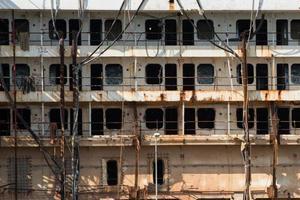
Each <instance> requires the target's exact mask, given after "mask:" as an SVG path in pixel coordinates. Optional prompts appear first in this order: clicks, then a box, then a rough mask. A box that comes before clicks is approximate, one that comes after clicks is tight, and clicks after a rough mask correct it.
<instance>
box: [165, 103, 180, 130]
mask: <svg viewBox="0 0 300 200" xmlns="http://www.w3.org/2000/svg"><path fill="white" fill-rule="evenodd" d="M165 134H166V135H176V134H178V112H177V108H166V121H165Z"/></svg>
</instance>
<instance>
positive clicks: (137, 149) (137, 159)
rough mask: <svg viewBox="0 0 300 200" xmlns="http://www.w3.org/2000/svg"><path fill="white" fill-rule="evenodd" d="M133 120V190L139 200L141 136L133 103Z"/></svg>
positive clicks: (135, 106)
mask: <svg viewBox="0 0 300 200" xmlns="http://www.w3.org/2000/svg"><path fill="white" fill-rule="evenodd" d="M134 121H135V127H134V131H135V174H134V175H135V177H134V190H135V199H137V200H139V199H140V196H139V166H140V149H141V146H140V140H139V138H140V137H141V136H140V135H139V131H138V127H139V123H138V112H137V105H136V103H134Z"/></svg>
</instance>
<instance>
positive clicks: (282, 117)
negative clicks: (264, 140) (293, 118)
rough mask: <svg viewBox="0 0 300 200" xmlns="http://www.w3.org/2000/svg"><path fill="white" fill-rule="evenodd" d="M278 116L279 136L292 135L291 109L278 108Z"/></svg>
mask: <svg viewBox="0 0 300 200" xmlns="http://www.w3.org/2000/svg"><path fill="white" fill-rule="evenodd" d="M277 116H278V119H279V124H278V134H279V135H284V134H290V109H289V108H278V109H277Z"/></svg>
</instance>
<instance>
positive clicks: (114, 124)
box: [105, 108, 122, 129]
mask: <svg viewBox="0 0 300 200" xmlns="http://www.w3.org/2000/svg"><path fill="white" fill-rule="evenodd" d="M105 120H106V128H107V129H121V128H122V109H120V108H109V109H107V110H106V111H105Z"/></svg>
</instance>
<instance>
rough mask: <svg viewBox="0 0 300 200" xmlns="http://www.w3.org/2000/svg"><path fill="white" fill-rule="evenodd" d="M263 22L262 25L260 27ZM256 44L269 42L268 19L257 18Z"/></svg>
mask: <svg viewBox="0 0 300 200" xmlns="http://www.w3.org/2000/svg"><path fill="white" fill-rule="evenodd" d="M260 23H262V25H261V27H259V25H260ZM256 30H257V33H256V35H255V37H256V45H267V44H268V22H267V20H265V19H264V20H263V21H261V19H258V20H256Z"/></svg>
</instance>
